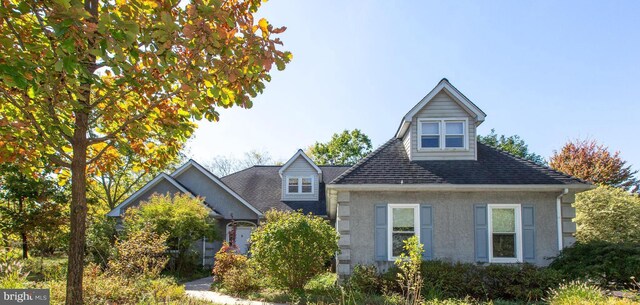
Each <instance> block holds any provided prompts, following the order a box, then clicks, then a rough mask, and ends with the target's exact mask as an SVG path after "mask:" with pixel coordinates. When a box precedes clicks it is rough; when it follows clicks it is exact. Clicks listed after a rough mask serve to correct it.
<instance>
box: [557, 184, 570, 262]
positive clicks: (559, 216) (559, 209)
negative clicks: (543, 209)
mask: <svg viewBox="0 0 640 305" xmlns="http://www.w3.org/2000/svg"><path fill="white" fill-rule="evenodd" d="M567 193H569V189H567V188H565V189H564V190H562V193H560V195H558V197H556V216H557V221H556V222H557V225H558V251H562V249H563V248H564V245H563V242H562V197H563V196H564V195H566V194H567Z"/></svg>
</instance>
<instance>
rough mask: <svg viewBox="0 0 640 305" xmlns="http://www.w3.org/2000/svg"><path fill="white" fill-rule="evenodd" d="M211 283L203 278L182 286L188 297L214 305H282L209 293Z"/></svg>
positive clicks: (209, 278)
mask: <svg viewBox="0 0 640 305" xmlns="http://www.w3.org/2000/svg"><path fill="white" fill-rule="evenodd" d="M212 282H213V278H212V277H205V278H202V279H199V280H195V281H193V282H188V283H185V284H184V288H185V290H186V293H187V295H188V296H190V297H192V298H195V299H200V300H206V301H211V302H213V303H216V304H221V305H222V304H225V305H284V304H278V303H268V302H261V301H249V300H243V299H238V298H234V297H231V296H228V295H224V294H220V293H217V292H214V291H211V290H210V289H211V283H212Z"/></svg>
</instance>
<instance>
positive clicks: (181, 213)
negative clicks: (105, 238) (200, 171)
mask: <svg viewBox="0 0 640 305" xmlns="http://www.w3.org/2000/svg"><path fill="white" fill-rule="evenodd" d="M210 212H211V211H210V209H209V208H207V207H206V206H205V204H204V203H203V199H202V198H199V197H197V198H193V197H191V196H189V195H186V194H176V195H175V196H171V195H169V194H167V195H157V194H156V195H153V196H151V198H149V200H148V201H147V202H143V203H141V204H140V206H138V207H132V208H129V209H128V210H127V212H126V213H125V216H124V222H123V224H124V227H125V233H126V234H129V233H130V232H135V231H139V230H141V229H142V228H144V227H147V226H149V227H151V228H152V230H153V231H154V232H156V233H157V234H166V236H167V246H168V247H169V249H171V250H175V255H173V256H174V257H173V260H172V264H171V265H170V267H171V270H172V271H177V272H178V273H179V274H183V273H186V272H189V271H192V270H191V269H193V263H192V260H191V257H190V249H191V247H192V245H193V243H194V242H196V241H198V240H200V239H202V238H203V237H206V238H207V239H208V240H214V239H215V238H217V234H216V226H215V219H213V217H212V216H211V215H210ZM172 253H174V252H172Z"/></svg>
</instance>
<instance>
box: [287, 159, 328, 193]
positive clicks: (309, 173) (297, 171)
mask: <svg viewBox="0 0 640 305" xmlns="http://www.w3.org/2000/svg"><path fill="white" fill-rule="evenodd" d="M288 177H313V193H310V194H287V186H288V185H287V178H288ZM319 189H320V175H318V172H317V171H316V170H315V169H314V168H313V166H312V165H311V164H309V162H307V160H305V159H304V158H303V157H302V156H298V158H296V160H295V161H293V163H291V165H290V166H289V167H287V169H286V170H285V171H284V172H283V173H282V200H300V201H305V200H309V201H316V200H318V197H319V196H318V195H319Z"/></svg>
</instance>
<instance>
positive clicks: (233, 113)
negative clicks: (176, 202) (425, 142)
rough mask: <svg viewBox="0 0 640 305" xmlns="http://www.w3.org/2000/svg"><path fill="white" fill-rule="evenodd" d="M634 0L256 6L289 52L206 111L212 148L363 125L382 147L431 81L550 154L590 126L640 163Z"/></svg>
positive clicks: (286, 146)
mask: <svg viewBox="0 0 640 305" xmlns="http://www.w3.org/2000/svg"><path fill="white" fill-rule="evenodd" d="M639 13H640V1H598V2H596V1H548V2H545V1H375V2H374V1H344V0H343V1H293V0H291V1H283V0H272V1H269V2H266V3H265V4H264V5H263V7H262V9H261V11H260V12H259V15H260V16H264V17H266V18H267V19H268V20H269V21H270V22H271V23H272V24H274V25H276V26H280V25H285V26H287V28H288V29H287V31H286V32H285V33H284V34H282V35H281V38H282V40H283V41H284V43H285V49H286V50H290V51H291V52H293V55H294V58H293V61H292V62H291V63H290V64H289V66H287V69H286V70H284V71H282V72H274V73H273V80H272V81H271V83H268V84H267V88H266V90H265V92H264V94H262V95H261V96H259V97H258V98H257V99H256V100H255V104H254V107H253V108H252V109H249V110H246V109H241V108H234V109H226V110H225V109H223V110H221V120H220V122H217V123H209V122H200V127H199V129H198V131H197V132H196V134H195V137H194V138H193V139H192V140H191V141H190V143H189V145H188V147H189V149H188V153H187V154H188V155H189V156H191V157H193V158H194V159H196V160H198V161H206V160H207V159H209V158H211V157H213V156H215V155H224V156H238V155H241V154H242V153H244V152H246V151H248V150H252V149H258V150H263V151H268V152H270V154H271V155H272V156H273V157H274V158H275V159H277V160H283V161H286V160H287V159H288V158H289V157H290V156H292V155H293V154H294V153H295V151H296V150H297V149H298V148H303V149H304V148H306V147H308V146H310V145H311V144H313V143H314V142H315V141H327V140H328V139H329V138H330V137H331V135H332V134H333V133H335V132H338V131H341V130H343V129H354V128H359V129H361V130H362V131H363V132H364V133H366V134H368V135H369V136H370V137H371V139H372V141H373V144H374V147H377V146H379V145H381V144H383V143H384V142H386V141H387V140H388V139H390V138H391V137H392V136H393V135H394V133H395V131H396V129H397V127H398V124H399V122H400V119H401V118H402V117H403V116H404V114H405V113H406V112H407V111H409V109H410V108H411V107H413V105H415V104H416V103H417V102H419V101H420V99H421V98H422V97H424V96H425V95H426V94H427V93H428V92H429V91H430V90H431V89H432V88H433V87H434V86H435V85H436V84H437V83H438V81H439V80H440V79H441V78H443V77H446V78H448V79H449V81H450V82H451V83H452V84H453V85H454V86H456V87H457V88H458V89H459V90H460V91H462V92H463V93H464V94H465V95H466V96H467V97H469V98H470V99H471V100H472V101H473V102H474V103H475V104H477V105H478V106H479V107H480V108H481V109H482V110H484V112H486V113H487V118H486V120H485V122H484V123H483V124H482V125H481V126H480V127H479V133H480V134H487V133H489V131H490V130H491V128H495V129H496V131H497V132H498V133H499V134H507V135H511V134H518V135H520V136H521V137H522V138H524V139H525V141H526V142H527V143H528V144H529V147H530V149H531V150H532V151H533V152H536V153H538V154H540V155H542V156H544V157H545V158H547V157H549V156H550V155H551V154H552V153H553V151H554V150H558V149H560V148H561V147H562V146H563V144H564V143H565V142H567V141H568V140H571V139H576V138H587V137H589V138H593V139H596V140H598V141H599V142H601V143H603V144H605V145H607V146H609V147H610V149H612V150H620V151H621V154H622V157H623V158H624V159H626V160H628V161H629V162H630V163H631V164H633V165H634V167H635V168H640V144H638V137H637V133H638V130H639V127H640V123H639V120H638V115H639V111H640V90H639V89H640V18H639V17H638V14H639Z"/></svg>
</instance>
